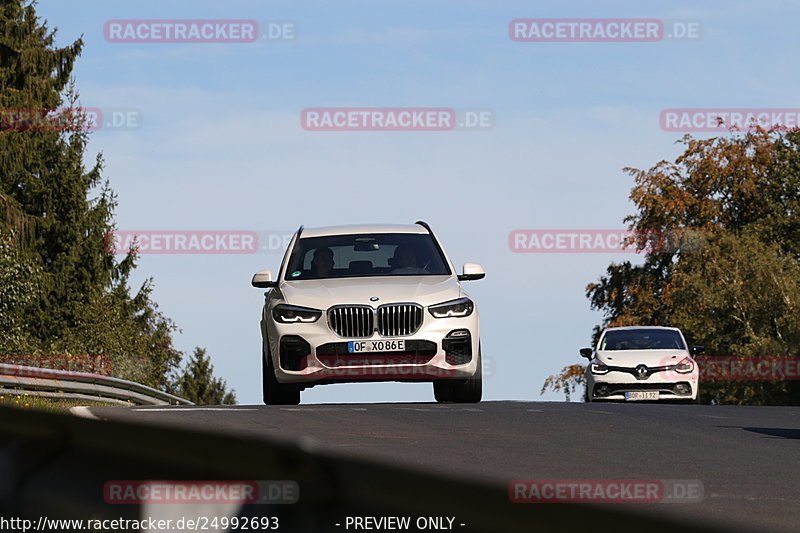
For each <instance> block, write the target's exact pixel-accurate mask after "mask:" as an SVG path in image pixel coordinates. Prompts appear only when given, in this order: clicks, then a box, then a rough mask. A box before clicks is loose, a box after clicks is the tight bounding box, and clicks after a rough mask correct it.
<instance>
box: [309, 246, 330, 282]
mask: <svg viewBox="0 0 800 533" xmlns="http://www.w3.org/2000/svg"><path fill="white" fill-rule="evenodd" d="M333 266H334V262H333V250H331V249H330V248H317V249H316V250H314V257H313V258H312V259H311V275H312V276H313V277H315V278H329V277H331V272H332V271H333Z"/></svg>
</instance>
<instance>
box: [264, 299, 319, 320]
mask: <svg viewBox="0 0 800 533" xmlns="http://www.w3.org/2000/svg"><path fill="white" fill-rule="evenodd" d="M321 316H322V311H320V310H319V309H312V308H310V307H298V306H296V305H286V304H281V305H276V306H275V308H274V309H273V310H272V318H274V319H275V320H276V321H278V322H282V323H284V324H294V323H298V322H302V323H309V322H316V321H317V320H319V317H321Z"/></svg>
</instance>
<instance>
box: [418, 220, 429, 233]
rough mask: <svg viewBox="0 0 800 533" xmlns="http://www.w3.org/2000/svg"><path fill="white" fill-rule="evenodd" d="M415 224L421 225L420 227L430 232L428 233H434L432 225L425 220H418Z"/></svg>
mask: <svg viewBox="0 0 800 533" xmlns="http://www.w3.org/2000/svg"><path fill="white" fill-rule="evenodd" d="M414 224H419V225H420V226H422V227H423V228H425V229H426V230H428V233H433V230H432V229H431V227H430V225H429V224H428V223H427V222H425V221H424V220H417V221H416V222H414Z"/></svg>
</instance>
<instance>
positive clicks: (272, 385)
mask: <svg viewBox="0 0 800 533" xmlns="http://www.w3.org/2000/svg"><path fill="white" fill-rule="evenodd" d="M261 372H262V374H263V375H262V387H263V389H264V403H265V404H266V405H297V404H299V403H300V388H299V387H296V386H293V385H284V384H283V383H278V380H277V379H276V378H275V370H274V369H273V367H272V357H271V356H270V354H269V352H267V353H266V354H264V355H262V356H261Z"/></svg>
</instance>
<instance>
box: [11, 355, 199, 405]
mask: <svg viewBox="0 0 800 533" xmlns="http://www.w3.org/2000/svg"><path fill="white" fill-rule="evenodd" d="M0 393H2V394H28V395H30V396H42V397H48V398H61V399H81V400H90V401H102V402H109V403H114V404H120V405H130V404H132V403H133V404H136V405H194V404H193V403H192V402H190V401H189V400H185V399H183V398H179V397H178V396H174V395H172V394H167V393H166V392H162V391H160V390H157V389H154V388H152V387H148V386H146V385H142V384H141V383H136V382H133V381H127V380H124V379H119V378H112V377H110V376H103V375H100V374H89V373H86V372H71V371H67V370H53V369H50V368H38V367H33V366H21V365H9V364H5V363H0Z"/></svg>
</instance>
